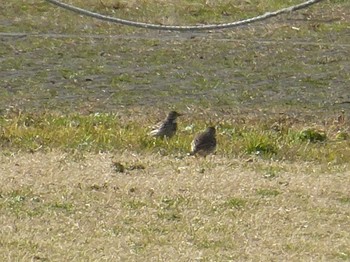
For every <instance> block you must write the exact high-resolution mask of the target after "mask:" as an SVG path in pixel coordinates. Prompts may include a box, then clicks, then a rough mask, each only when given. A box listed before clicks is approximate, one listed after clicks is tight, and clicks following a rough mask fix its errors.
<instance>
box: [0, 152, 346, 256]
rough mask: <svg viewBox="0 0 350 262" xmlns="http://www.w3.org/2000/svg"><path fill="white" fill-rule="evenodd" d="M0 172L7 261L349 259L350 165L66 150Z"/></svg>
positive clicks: (13, 159) (9, 160)
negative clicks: (332, 167)
mask: <svg viewBox="0 0 350 262" xmlns="http://www.w3.org/2000/svg"><path fill="white" fill-rule="evenodd" d="M113 162H120V163H122V164H123V165H125V166H131V165H142V166H144V167H145V169H139V170H137V169H136V170H128V171H126V172H124V173H117V172H116V171H115V170H114V167H113V165H112V163H113ZM347 170H348V169H347ZM272 171H273V172H272ZM0 173H1V176H0V183H1V185H2V188H1V191H0V193H1V198H0V209H1V213H0V214H1V215H0V219H1V220H0V222H1V224H2V227H1V232H0V234H1V240H0V243H1V245H0V254H1V255H0V260H2V261H30V260H42V261H73V260H74V261H83V260H85V261H87V260H89V261H101V260H106V261H140V259H143V260H145V261H155V260H159V261H195V260H199V261H229V260H231V261H238V260H240V261H339V260H344V261H345V260H348V259H349V258H350V249H349V246H350V235H349V230H348V228H349V226H350V222H349V221H350V220H349V216H350V211H349V204H350V195H349V190H348V185H349V183H350V176H349V175H350V173H349V172H348V171H345V172H336V171H335V172H331V173H329V172H328V173H324V172H321V170H320V168H319V167H318V166H313V165H312V164H306V163H297V164H295V163H294V164H288V163H285V162H284V163H278V162H268V161H261V160H256V161H253V162H244V161H241V160H239V159H228V158H224V157H221V156H212V157H211V158H207V159H196V158H191V157H188V158H184V159H176V158H175V157H172V156H167V157H164V156H159V155H157V154H138V153H133V152H129V151H126V152H124V153H120V154H117V155H111V154H99V155H96V154H86V155H72V154H66V153H62V152H59V151H57V152H50V153H47V154H44V153H35V154H24V153H18V154H15V155H12V156H1V158H0Z"/></svg>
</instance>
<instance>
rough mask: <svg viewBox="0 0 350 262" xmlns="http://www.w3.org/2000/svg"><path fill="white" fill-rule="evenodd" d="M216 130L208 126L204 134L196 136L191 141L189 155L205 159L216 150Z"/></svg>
mask: <svg viewBox="0 0 350 262" xmlns="http://www.w3.org/2000/svg"><path fill="white" fill-rule="evenodd" d="M215 135H216V130H215V127H213V126H210V127H208V128H207V129H206V130H205V131H204V132H202V133H200V134H198V135H197V136H196V137H195V138H194V139H193V141H192V144H191V150H192V151H191V153H190V155H196V154H197V155H200V156H204V157H206V156H207V155H209V154H211V153H213V152H214V151H215V149H216V137H215Z"/></svg>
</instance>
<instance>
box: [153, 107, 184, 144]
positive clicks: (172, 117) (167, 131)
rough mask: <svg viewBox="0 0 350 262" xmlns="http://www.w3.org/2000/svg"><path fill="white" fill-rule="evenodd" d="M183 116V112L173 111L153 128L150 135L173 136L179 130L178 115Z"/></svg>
mask: <svg viewBox="0 0 350 262" xmlns="http://www.w3.org/2000/svg"><path fill="white" fill-rule="evenodd" d="M179 116H182V114H180V113H178V112H176V111H171V112H170V113H169V114H168V116H167V118H166V119H165V120H164V121H162V122H160V123H159V124H158V125H156V126H155V127H154V128H153V130H152V131H151V132H150V133H149V134H150V136H153V137H160V138H171V137H173V136H174V135H175V133H176V130H177V122H176V119H177V117H179Z"/></svg>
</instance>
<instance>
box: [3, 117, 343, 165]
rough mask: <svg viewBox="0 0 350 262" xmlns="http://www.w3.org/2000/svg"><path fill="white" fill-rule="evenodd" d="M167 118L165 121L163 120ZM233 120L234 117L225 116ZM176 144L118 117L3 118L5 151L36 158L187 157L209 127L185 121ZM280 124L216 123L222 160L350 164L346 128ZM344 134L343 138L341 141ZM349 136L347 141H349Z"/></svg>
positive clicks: (142, 123)
mask: <svg viewBox="0 0 350 262" xmlns="http://www.w3.org/2000/svg"><path fill="white" fill-rule="evenodd" d="M163 117H164V116H163ZM225 118H226V119H230V118H231V116H230V115H226V116H225ZM182 120H183V121H181V122H180V125H179V132H178V134H177V136H176V137H175V138H174V139H171V140H169V141H167V140H157V139H153V138H152V137H150V136H149V135H148V133H149V131H150V130H151V126H152V124H153V123H154V122H156V120H155V119H154V120H152V118H151V119H143V118H141V117H140V118H137V117H133V118H131V119H126V118H125V117H123V116H122V115H118V114H106V113H95V114H89V115H76V114H72V115H58V114H53V113H42V114H34V113H31V114H26V113H19V114H17V115H16V114H12V115H11V114H9V115H7V116H3V117H2V118H0V124H1V128H0V145H1V147H2V148H3V150H4V151H6V150H7V151H9V152H18V151H23V150H24V151H27V152H36V151H48V150H49V151H50V150H54V149H60V150H63V151H67V152H75V151H79V152H118V151H119V152H120V151H123V150H133V151H137V152H148V153H161V154H162V155H164V154H167V155H178V156H179V157H184V156H186V154H187V153H188V152H189V150H190V143H191V141H192V139H193V137H194V134H195V133H197V132H199V131H200V130H203V129H204V128H205V125H206V124H209V123H205V122H203V121H202V122H200V119H194V118H193V117H191V116H189V117H187V119H186V117H182ZM279 121H281V120H280V119H273V118H270V119H266V118H265V119H251V123H250V124H234V123H231V121H230V120H225V119H223V120H222V121H220V122H218V123H217V134H218V141H219V147H218V150H217V154H219V155H222V156H226V157H243V158H244V157H245V158H249V157H250V156H256V157H261V158H263V159H274V160H287V161H311V162H316V163H320V164H327V165H342V164H345V163H348V162H349V160H350V152H349V150H348V148H349V139H348V132H349V130H348V127H347V125H345V124H344V123H337V122H334V123H331V124H328V125H323V126H320V128H322V129H323V130H321V129H320V130H321V131H318V130H317V129H315V128H305V124H306V123H303V124H300V123H298V124H297V123H294V122H293V120H291V121H290V122H289V123H288V124H287V125H285V126H283V125H282V124H281V123H278V122H279ZM339 132H340V133H341V134H343V135H342V136H341V139H340V138H339ZM345 134H346V135H345Z"/></svg>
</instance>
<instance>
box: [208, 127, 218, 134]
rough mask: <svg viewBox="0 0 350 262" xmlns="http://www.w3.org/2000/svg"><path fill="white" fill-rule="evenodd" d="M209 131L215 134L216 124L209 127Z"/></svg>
mask: <svg viewBox="0 0 350 262" xmlns="http://www.w3.org/2000/svg"><path fill="white" fill-rule="evenodd" d="M207 133H209V134H212V135H215V133H216V129H215V127H214V126H210V127H207Z"/></svg>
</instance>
